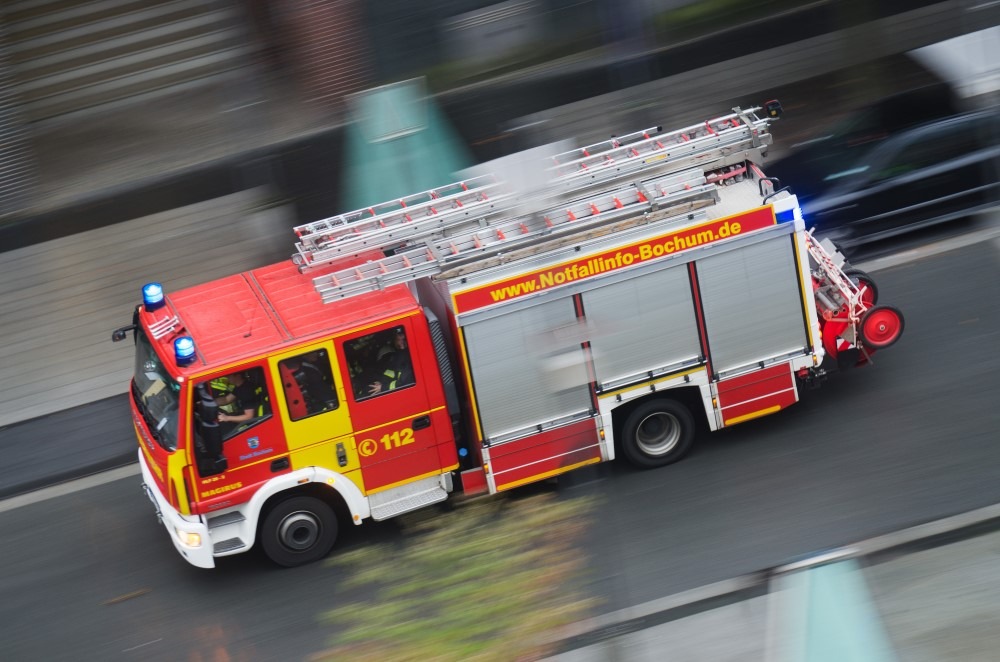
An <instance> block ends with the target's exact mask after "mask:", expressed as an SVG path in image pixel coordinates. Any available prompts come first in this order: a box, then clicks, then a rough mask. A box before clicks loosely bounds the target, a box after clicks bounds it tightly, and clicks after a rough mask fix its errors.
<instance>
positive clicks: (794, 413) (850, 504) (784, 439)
mask: <svg viewBox="0 0 1000 662" xmlns="http://www.w3.org/2000/svg"><path fill="white" fill-rule="evenodd" d="M876 280H877V282H878V285H879V287H880V290H881V298H882V301H883V302H884V303H892V304H895V305H897V306H899V307H900V308H901V309H902V310H903V311H904V312H905V315H906V322H907V327H906V333H905V335H904V336H903V339H902V340H901V341H900V342H899V343H898V344H897V345H896V346H895V347H893V348H891V349H890V350H887V351H885V352H883V353H881V354H879V355H877V356H876V362H875V363H876V365H875V366H873V367H870V368H866V369H863V370H857V371H854V372H851V373H845V374H841V375H835V376H834V377H832V378H831V379H830V381H829V382H827V383H826V384H825V385H824V386H823V387H822V388H821V389H819V390H817V391H811V392H807V393H805V395H804V398H803V401H802V403H800V404H799V405H797V406H795V407H793V408H792V409H790V410H788V411H786V412H783V413H781V414H779V415H776V416H770V417H767V418H764V419H759V420H757V421H754V422H751V423H747V424H745V425H741V426H737V427H735V428H732V429H729V430H723V431H720V432H717V433H715V434H711V435H707V436H706V437H704V438H703V439H702V440H701V442H700V443H699V445H698V446H697V447H696V449H695V451H694V452H693V454H692V455H691V456H690V457H689V458H688V459H686V460H685V461H684V462H682V463H680V464H677V465H674V466H672V467H667V468H664V469H659V470H653V471H645V472H640V471H635V470H632V469H630V468H629V467H627V466H626V465H624V464H618V463H614V464H610V465H603V466H598V467H594V468H592V469H589V470H584V471H579V472H577V473H575V474H571V475H569V476H567V477H565V478H564V479H562V480H561V481H560V482H559V483H558V485H557V486H555V487H552V486H548V487H543V488H541V489H554V490H556V491H557V492H558V493H559V494H560V495H562V496H564V497H565V498H575V497H577V496H581V495H599V498H600V506H599V507H598V509H597V511H596V512H595V514H594V519H593V523H592V525H591V526H590V530H589V535H588V541H587V552H588V554H589V556H590V559H591V563H590V567H589V584H588V586H589V588H590V590H591V591H592V592H593V593H594V594H595V595H597V596H599V597H600V598H601V599H602V600H603V601H604V605H603V610H606V611H611V610H614V609H618V608H621V607H625V606H629V605H633V604H637V603H641V602H645V601H648V600H652V599H655V598H659V597H662V596H664V595H668V594H672V593H675V592H678V591H682V590H685V589H689V588H693V587H696V586H699V585H703V584H706V583H709V582H713V581H716V580H720V579H724V578H727V577H732V576H735V575H738V574H741V573H744V572H748V571H752V570H757V569H761V568H765V567H769V566H773V565H776V564H779V563H782V562H786V561H788V560H789V559H792V558H795V557H798V556H801V555H805V554H807V553H810V552H814V551H817V550H822V549H825V548H829V547H834V546H839V545H843V544H848V543H850V542H852V541H855V540H858V539H862V538H867V537H869V536H872V535H875V534H879V533H884V532H888V531H891V530H896V529H899V528H902V527H906V526H909V525H912V524H916V523H919V522H923V521H927V520H930V519H935V518H938V517H942V516H946V515H950V514H954V513H958V512H962V511H965V510H969V509H973V508H977V507H982V506H986V505H989V504H993V503H997V502H1000V481H998V480H996V476H997V469H996V467H997V466H1000V444H997V438H998V437H997V434H996V432H995V430H996V429H997V428H998V426H1000V407H998V406H997V402H998V400H997V391H998V389H997V387H996V382H995V378H994V375H995V374H996V373H997V371H998V369H1000V358H998V353H997V351H996V350H997V348H998V347H1000V289H998V288H997V286H996V284H997V283H998V282H1000V243H998V240H996V239H994V240H991V241H986V242H983V243H979V244H976V245H973V246H968V247H965V248H962V249H958V250H955V251H952V252H949V253H944V254H941V255H937V256H933V257H927V258H923V259H919V260H916V261H914V262H909V263H906V264H903V265H899V266H895V267H892V268H889V269H886V270H883V271H879V272H878V273H877V274H876ZM138 484H139V479H138V477H136V476H132V477H129V478H125V479H121V480H117V481H114V482H110V483H107V484H104V485H100V486H98V487H93V488H90V489H86V490H82V491H78V492H75V493H72V494H70V495H67V496H64V497H62V498H58V499H52V500H48V501H42V502H38V503H33V504H30V505H26V506H23V507H20V508H14V509H9V510H6V511H5V512H0V528H2V530H3V531H4V535H3V536H2V539H0V540H2V541H0V567H2V568H4V572H3V573H2V575H0V623H3V624H4V625H3V637H2V641H3V644H2V647H0V648H2V650H3V657H4V659H7V660H34V659H48V660H60V659H67V660H70V659H72V660H81V659H86V660H91V659H93V660H117V659H120V660H129V659H142V660H161V659H162V660H177V659H229V660H264V659H302V658H304V657H306V656H308V655H309V654H311V653H314V652H316V651H319V650H322V649H323V648H324V647H325V645H326V643H327V637H328V636H329V634H330V631H329V630H328V629H327V628H328V626H325V625H323V624H322V623H321V622H320V620H319V616H320V614H321V613H322V612H323V611H324V610H325V609H329V608H332V607H334V606H336V605H337V604H338V602H341V601H342V600H343V599H344V597H345V594H344V591H343V589H342V588H341V581H340V578H339V577H338V575H337V572H336V570H335V569H333V568H331V567H329V566H326V565H324V564H317V565H313V566H309V567H305V568H299V569H294V570H277V569H274V568H272V567H270V566H269V565H268V564H267V563H266V562H264V561H263V560H261V559H260V558H259V557H258V556H257V555H254V554H250V555H243V556H241V557H236V558H233V559H228V560H225V562H223V563H221V564H220V567H219V568H217V569H216V570H214V571H200V570H197V569H195V568H192V567H190V566H188V565H187V564H186V563H184V562H183V561H182V560H181V559H180V558H179V557H178V556H177V555H176V553H175V552H174V550H173V547H172V546H171V545H170V543H169V540H168V539H167V537H166V533H165V532H164V531H163V529H162V527H160V526H159V525H158V524H157V523H156V521H155V519H154V517H153V515H152V511H151V508H150V506H149V504H148V502H147V501H146V500H145V497H144V496H143V495H142V493H141V492H140V491H139V487H138ZM532 489H539V488H538V487H534V488H532ZM498 498H501V497H498ZM396 535H397V530H396V527H395V525H394V523H393V522H391V521H390V522H385V523H379V524H372V525H365V526H363V527H360V528H352V529H351V530H350V531H348V532H346V534H345V536H344V540H343V543H342V544H343V545H345V546H347V547H357V546H362V547H364V546H368V545H371V544H373V543H374V542H376V541H380V540H392V539H393V538H394V537H396Z"/></svg>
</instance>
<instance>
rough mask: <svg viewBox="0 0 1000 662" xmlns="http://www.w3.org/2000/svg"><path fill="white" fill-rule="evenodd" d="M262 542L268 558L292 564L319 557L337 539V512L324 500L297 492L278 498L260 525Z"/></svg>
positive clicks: (314, 559) (276, 561)
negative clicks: (278, 500)
mask: <svg viewBox="0 0 1000 662" xmlns="http://www.w3.org/2000/svg"><path fill="white" fill-rule="evenodd" d="M260 537H261V546H262V547H263V548H264V553H265V554H266V555H267V557H268V558H269V559H271V560H272V561H273V562H274V563H277V564H278V565H281V566H284V567H286V568H292V567H295V566H299V565H305V564H307V563H312V562H314V561H318V560H320V559H321V558H323V557H324V556H326V555H327V554H329V553H330V550H331V549H333V543H334V542H336V540H337V516H336V514H335V513H334V512H333V509H332V508H330V506H328V505H327V504H326V503H324V502H322V501H320V500H319V499H314V498H313V497H306V496H297V497H292V498H290V499H286V500H284V501H281V502H279V503H277V504H275V506H274V507H273V508H271V510H270V511H269V512H268V513H267V516H266V517H264V522H263V523H262V524H261V527H260Z"/></svg>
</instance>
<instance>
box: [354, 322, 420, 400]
mask: <svg viewBox="0 0 1000 662" xmlns="http://www.w3.org/2000/svg"><path fill="white" fill-rule="evenodd" d="M344 356H345V357H346V358H347V365H348V367H349V369H350V374H351V389H352V390H353V391H354V398H355V400H363V399H365V398H373V397H377V396H380V395H385V394H386V393H389V392H391V391H395V390H397V389H401V388H407V387H409V386H413V385H414V384H416V377H415V375H414V373H413V361H412V358H411V356H410V346H409V343H408V342H407V338H406V329H405V328H403V327H402V326H397V327H394V328H392V329H387V330H385V331H378V332H376V333H370V334H368V335H364V336H361V337H359V338H355V339H354V340H348V341H347V342H345V343H344Z"/></svg>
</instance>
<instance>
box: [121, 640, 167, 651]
mask: <svg viewBox="0 0 1000 662" xmlns="http://www.w3.org/2000/svg"><path fill="white" fill-rule="evenodd" d="M158 641H163V637H160V638H159V639H153V640H152V641H147V642H146V643H144V644H139V645H138V646H133V647H132V648H124V649H122V652H123V653H128V652H129V651H134V650H136V649H138V648H142V647H143V646H148V645H150V644H155V643H156V642H158Z"/></svg>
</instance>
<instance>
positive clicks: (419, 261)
mask: <svg viewBox="0 0 1000 662" xmlns="http://www.w3.org/2000/svg"><path fill="white" fill-rule="evenodd" d="M718 195H719V194H718V191H717V190H716V185H715V184H711V183H708V182H707V180H706V177H705V173H704V172H702V171H701V170H700V169H692V170H689V171H685V172H681V173H674V174H671V175H666V176H664V177H660V178H658V179H653V180H650V181H648V182H643V183H642V184H639V185H637V184H629V185H627V186H623V187H621V188H618V189H615V190H613V191H609V192H605V193H601V194H598V195H595V196H592V197H589V198H586V199H581V200H576V201H573V202H570V203H567V204H564V205H560V206H558V207H554V208H551V209H548V210H546V211H544V212H541V213H537V214H530V215H526V216H521V217H516V218H508V219H502V220H500V221H497V222H495V223H492V224H490V225H489V226H488V227H483V228H479V229H476V230H472V231H469V232H466V233H464V234H459V235H455V236H452V237H442V238H437V239H433V238H432V239H428V240H427V241H426V243H425V244H424V245H423V246H420V247H417V248H411V249H410V250H406V251H402V252H399V253H396V254H395V255H391V256H388V257H386V258H383V259H381V260H375V261H371V262H367V263H365V264H363V265H358V266H355V267H351V268H348V269H343V270H341V271H337V272H334V273H331V274H326V275H323V276H319V277H317V278H314V279H313V285H314V286H315V287H316V289H317V291H318V292H319V293H320V295H321V296H322V297H323V301H324V302H330V301H334V300H337V299H343V298H346V297H350V296H354V295H357V294H362V293H364V292H372V291H375V290H379V289H383V288H386V287H389V286H391V285H396V284H399V283H405V282H409V281H412V280H416V279H418V278H422V277H425V276H434V275H437V274H439V273H441V272H443V271H445V270H446V269H452V268H455V267H457V266H460V265H463V264H468V263H470V262H473V261H475V260H479V259H482V258H483V257H487V256H498V255H501V254H506V253H509V252H510V251H513V250H516V249H520V248H525V247H527V246H530V245H533V244H536V243H539V242H541V241H548V240H551V239H555V238H558V237H561V236H565V235H568V234H576V233H581V232H583V231H585V230H588V229H592V228H595V227H603V226H606V225H607V224H609V223H611V222H613V221H615V220H620V219H625V218H635V217H641V216H642V215H643V214H646V213H649V212H652V211H654V210H656V209H663V208H666V209H671V210H677V208H678V207H680V206H682V205H686V206H685V207H684V210H685V211H687V210H690V209H695V208H698V207H704V206H708V205H710V204H714V203H715V202H717V201H718ZM676 213H680V212H679V211H677V212H676Z"/></svg>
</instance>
